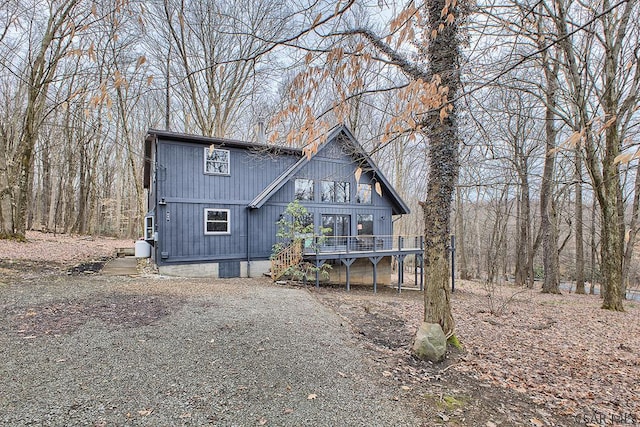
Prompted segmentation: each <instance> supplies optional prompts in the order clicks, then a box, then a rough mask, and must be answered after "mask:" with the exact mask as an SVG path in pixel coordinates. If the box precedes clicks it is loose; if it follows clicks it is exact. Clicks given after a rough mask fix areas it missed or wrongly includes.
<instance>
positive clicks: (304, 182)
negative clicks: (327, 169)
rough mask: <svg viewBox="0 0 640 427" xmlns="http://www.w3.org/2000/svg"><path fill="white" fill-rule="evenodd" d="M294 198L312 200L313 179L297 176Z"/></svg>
mask: <svg viewBox="0 0 640 427" xmlns="http://www.w3.org/2000/svg"><path fill="white" fill-rule="evenodd" d="M295 198H296V200H313V180H312V179H303V178H298V179H296V180H295Z"/></svg>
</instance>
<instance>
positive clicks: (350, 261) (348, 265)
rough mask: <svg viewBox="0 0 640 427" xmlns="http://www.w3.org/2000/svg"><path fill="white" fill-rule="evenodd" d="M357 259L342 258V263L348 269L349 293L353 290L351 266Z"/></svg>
mask: <svg viewBox="0 0 640 427" xmlns="http://www.w3.org/2000/svg"><path fill="white" fill-rule="evenodd" d="M355 260H356V259H355V258H342V259H341V261H342V263H343V264H344V266H345V268H346V269H347V292H349V291H350V290H351V264H353V263H354V261H355Z"/></svg>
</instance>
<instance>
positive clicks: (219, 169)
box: [204, 147, 230, 175]
mask: <svg viewBox="0 0 640 427" xmlns="http://www.w3.org/2000/svg"><path fill="white" fill-rule="evenodd" d="M204 173H207V174H212V175H229V173H230V171H229V150H221V149H219V148H214V149H213V150H211V149H210V148H209V147H206V148H205V149H204Z"/></svg>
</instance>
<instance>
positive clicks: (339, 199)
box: [336, 182, 351, 203]
mask: <svg viewBox="0 0 640 427" xmlns="http://www.w3.org/2000/svg"><path fill="white" fill-rule="evenodd" d="M350 188H351V187H350V185H349V183H348V182H336V203H349V201H350V200H351V191H350Z"/></svg>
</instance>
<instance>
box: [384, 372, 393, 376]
mask: <svg viewBox="0 0 640 427" xmlns="http://www.w3.org/2000/svg"><path fill="white" fill-rule="evenodd" d="M391 375H392V374H391V372H389V371H384V372H383V373H382V376H383V377H390V376H391Z"/></svg>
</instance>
